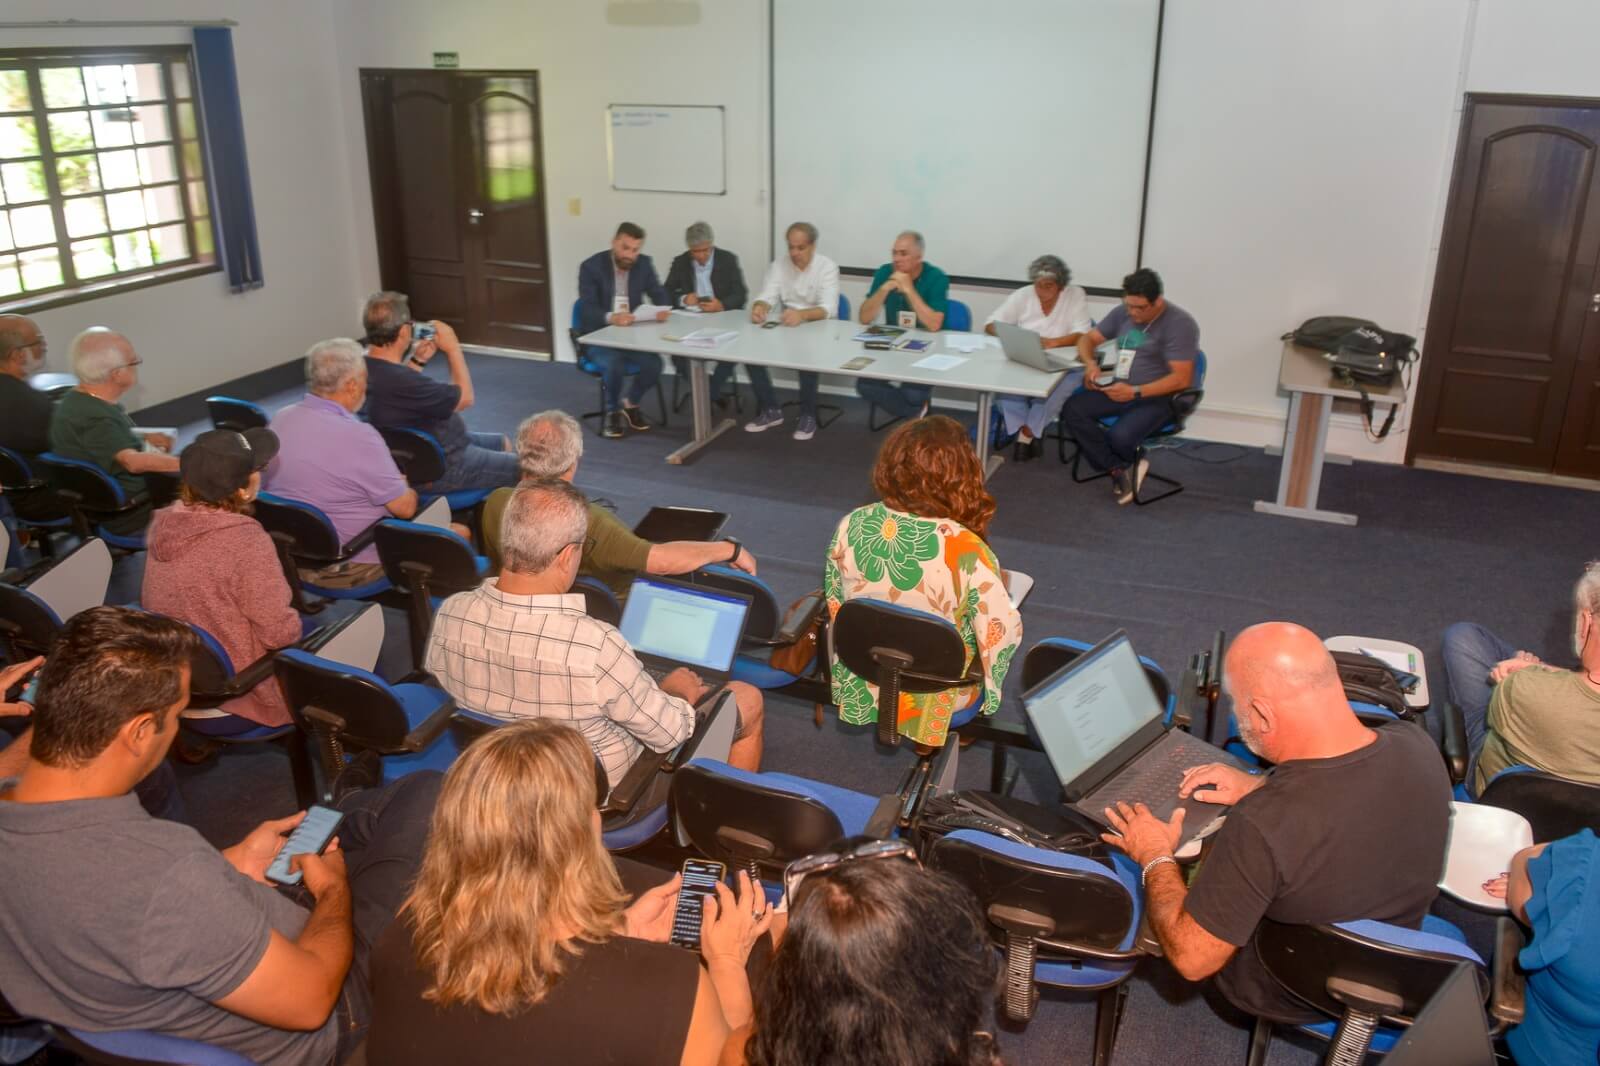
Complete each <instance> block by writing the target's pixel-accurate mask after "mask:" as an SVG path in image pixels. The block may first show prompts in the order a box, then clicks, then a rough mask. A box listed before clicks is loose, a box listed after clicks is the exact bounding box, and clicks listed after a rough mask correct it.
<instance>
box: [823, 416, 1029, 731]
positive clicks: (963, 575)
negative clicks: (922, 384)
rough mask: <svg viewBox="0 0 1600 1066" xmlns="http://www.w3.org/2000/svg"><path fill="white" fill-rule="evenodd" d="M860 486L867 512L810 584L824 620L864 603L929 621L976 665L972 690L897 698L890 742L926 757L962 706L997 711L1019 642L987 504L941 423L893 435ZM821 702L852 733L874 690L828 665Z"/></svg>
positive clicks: (856, 517)
mask: <svg viewBox="0 0 1600 1066" xmlns="http://www.w3.org/2000/svg"><path fill="white" fill-rule="evenodd" d="M872 485H873V488H874V489H875V490H876V491H877V493H878V500H879V502H877V503H873V504H868V505H867V506H865V507H858V508H857V509H856V510H854V511H852V512H850V513H849V514H848V515H846V516H845V517H844V519H843V520H841V521H840V522H839V526H838V528H837V529H835V530H834V534H833V541H832V543H831V544H830V545H829V546H828V559H827V564H826V567H825V569H824V572H823V581H822V587H823V591H824V592H825V593H826V595H827V599H828V613H829V615H830V617H831V616H832V615H835V614H837V613H838V612H839V607H840V606H841V605H842V604H843V603H844V602H845V601H846V600H851V599H857V598H860V597H868V598H871V599H876V600H886V601H888V602H890V603H893V604H896V605H898V606H901V607H909V608H912V609H914V610H919V611H926V612H928V613H929V614H936V615H938V616H940V617H941V618H945V619H948V620H949V621H950V622H951V623H952V624H953V625H954V626H955V627H956V631H957V632H958V633H960V634H961V640H962V642H963V643H965V644H966V646H967V663H968V665H970V664H971V663H972V661H973V658H974V657H976V658H977V659H978V660H979V663H980V665H981V667H982V671H983V685H982V687H981V688H980V687H979V686H977V685H968V686H965V687H962V688H955V689H948V690H945V691H943V692H926V693H913V692H902V693H901V694H900V708H899V730H900V732H901V733H902V734H903V735H904V736H906V737H908V738H910V739H911V740H912V741H914V742H916V743H918V744H923V745H927V746H930V747H938V746H941V745H943V744H944V742H945V739H946V737H947V735H948V733H949V730H950V720H951V718H953V717H954V716H955V714H956V713H957V712H958V711H962V710H965V709H966V708H967V707H969V706H970V705H972V704H973V703H974V701H976V700H979V699H981V700H982V706H981V707H980V711H981V713H983V714H986V715H989V714H993V713H994V712H995V711H997V710H999V708H1000V686H1001V684H1002V683H1003V682H1004V681H1005V677H1006V672H1007V671H1008V670H1009V669H1010V668H1011V660H1012V658H1013V657H1014V656H1015V655H1016V652H1017V645H1018V644H1020V643H1021V642H1022V617H1021V616H1020V615H1019V614H1017V610H1016V608H1015V607H1013V606H1012V605H1011V599H1010V597H1009V596H1008V595H1007V593H1006V587H1005V582H1004V581H1003V580H1002V579H1001V571H1000V564H999V562H997V561H996V559H995V557H994V552H993V551H991V550H990V548H989V545H988V542H987V541H986V539H985V538H986V537H987V535H988V532H989V521H990V519H992V518H993V517H994V511H995V504H994V497H993V496H990V495H989V491H988V489H987V488H985V487H984V483H983V469H982V467H980V466H979V465H978V455H977V453H976V452H974V451H973V449H972V444H971V442H970V441H969V440H968V439H967V432H966V430H965V429H963V428H962V427H961V424H960V423H958V422H956V421H955V420H954V419H951V418H946V417H944V416H943V415H936V416H934V417H932V418H922V419H917V420H914V421H910V422H906V423H904V424H902V425H900V426H898V427H896V429H895V430H894V432H893V433H890V434H889V438H888V439H887V440H885V441H884V442H883V449H882V451H880V452H879V453H878V462H877V465H876V466H875V467H874V468H873V471H872ZM833 702H834V703H835V704H836V705H837V706H838V708H839V717H840V718H842V719H843V720H844V721H846V722H849V723H851V724H852V725H862V724H865V723H868V722H873V721H876V720H877V716H878V687H877V686H876V685H874V684H872V683H871V682H870V681H867V680H866V679H865V678H862V677H859V676H857V675H856V674H855V673H853V672H852V671H851V670H850V668H849V667H847V666H845V665H844V664H843V663H842V662H838V661H835V662H834V664H833Z"/></svg>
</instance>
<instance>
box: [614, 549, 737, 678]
mask: <svg viewBox="0 0 1600 1066" xmlns="http://www.w3.org/2000/svg"><path fill="white" fill-rule="evenodd" d="M750 602H751V599H750V597H749V596H747V595H745V594H744V593H742V592H730V591H728V590H726V589H714V588H707V587H705V586H703V585H693V584H690V583H689V582H687V581H676V580H674V579H672V578H668V577H656V576H654V575H640V576H639V577H636V578H634V579H633V586H632V588H630V589H629V590H628V602H627V604H626V605H625V606H624V607H623V608H622V621H621V622H620V623H619V624H618V626H617V629H618V630H619V631H620V632H621V633H622V637H623V639H624V640H626V641H627V642H628V646H629V647H631V648H632V649H633V653H634V654H635V655H637V656H638V657H639V661H640V662H641V663H643V664H644V668H645V672H646V673H648V674H649V675H650V676H651V677H653V678H655V679H656V680H657V681H660V680H661V679H662V678H663V677H666V676H667V675H668V674H670V673H672V671H674V670H676V669H678V668H679V667H680V666H686V667H688V668H689V669H691V670H693V671H694V672H695V673H696V674H698V675H700V680H702V681H704V682H705V683H706V684H708V685H710V686H711V688H712V690H713V691H714V690H716V689H718V688H721V687H722V686H723V685H724V684H726V683H727V681H728V675H729V674H730V673H731V672H732V670H733V660H734V658H735V657H736V656H737V655H738V654H739V644H740V642H741V641H743V640H744V626H745V621H746V619H747V618H748V617H749V614H750Z"/></svg>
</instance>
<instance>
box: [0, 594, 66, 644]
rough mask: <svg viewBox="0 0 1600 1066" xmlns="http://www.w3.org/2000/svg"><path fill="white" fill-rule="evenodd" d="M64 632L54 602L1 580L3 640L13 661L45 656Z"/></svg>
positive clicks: (1, 636) (0, 605)
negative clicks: (46, 600)
mask: <svg viewBox="0 0 1600 1066" xmlns="http://www.w3.org/2000/svg"><path fill="white" fill-rule="evenodd" d="M60 632H61V619H60V618H59V617H57V615H56V612H55V611H54V610H52V609H51V607H50V605H49V604H47V603H45V602H44V601H43V600H41V599H40V598H39V597H38V596H35V595H34V594H33V593H31V592H29V591H28V590H27V589H25V588H22V587H21V586H18V585H11V584H6V583H3V582H0V639H3V640H4V643H5V644H6V645H7V654H8V657H9V658H11V660H12V661H13V662H21V661H23V660H24V659H29V658H32V657H33V656H35V655H45V654H48V653H49V651H50V646H51V645H52V644H54V643H55V640H56V634H58V633H60Z"/></svg>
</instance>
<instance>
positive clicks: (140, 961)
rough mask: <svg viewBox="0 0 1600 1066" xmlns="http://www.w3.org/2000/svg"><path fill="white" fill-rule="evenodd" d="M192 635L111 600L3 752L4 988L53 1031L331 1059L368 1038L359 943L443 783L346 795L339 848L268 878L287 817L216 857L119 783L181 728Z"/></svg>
mask: <svg viewBox="0 0 1600 1066" xmlns="http://www.w3.org/2000/svg"><path fill="white" fill-rule="evenodd" d="M197 643H198V641H197V639H196V638H195V637H194V635H193V631H192V630H190V629H189V628H188V627H187V626H184V625H181V624H180V623H178V622H175V621H172V620H171V619H167V618H163V617H161V616H159V615H148V614H142V613H140V612H137V611H131V610H127V609H124V608H119V607H96V608H93V609H91V610H88V611H84V612H82V613H80V614H78V615H77V616H75V617H74V618H73V619H72V620H71V621H69V622H68V623H67V625H66V626H65V627H63V629H62V631H61V634H60V636H59V637H58V638H57V640H56V643H55V645H54V647H53V648H52V650H51V653H50V658H49V660H48V661H47V662H46V664H45V666H44V667H43V671H42V678H41V683H40V686H39V690H38V692H37V694H36V696H35V702H34V712H33V726H32V728H31V730H30V731H29V732H28V733H25V734H24V735H23V736H22V737H19V738H18V739H17V741H16V742H15V743H14V744H13V745H12V747H19V746H24V745H25V746H26V748H25V750H26V752H27V760H26V762H25V763H24V764H23V767H22V770H21V773H20V774H19V775H18V776H16V777H12V778H7V779H5V780H3V781H0V854H4V855H5V862H3V863H0V991H3V992H4V995H5V997H6V998H7V999H8V1000H9V1001H10V1002H11V1004H12V1006H14V1007H15V1008H16V1010H17V1011H18V1013H20V1014H21V1015H23V1016H24V1017H27V1018H33V1019H39V1020H42V1021H47V1022H53V1023H55V1024H57V1025H62V1026H66V1027H69V1028H75V1029H86V1030H91V1031H127V1030H146V1031H151V1032H156V1033H161V1034H164V1035H167V1036H174V1037H181V1038H184V1039H188V1040H196V1041H200V1042H203V1043H205V1044H209V1045H215V1046H218V1047H222V1048H226V1049H228V1050H230V1051H234V1052H236V1053H238V1054H240V1055H244V1056H246V1057H248V1058H249V1059H250V1060H251V1061H253V1062H257V1063H263V1064H271V1066H277V1064H282V1066H301V1064H326V1063H332V1062H334V1061H335V1059H336V1057H342V1056H343V1055H344V1054H347V1053H348V1052H349V1051H351V1050H353V1048H354V1046H355V1044H356V1043H357V1042H358V1041H359V1040H360V1038H361V1036H362V1034H363V1033H364V1032H365V1028H366V1023H367V1016H368V1010H367V1007H368V1004H369V1003H370V999H369V994H368V991H367V971H366V959H367V954H368V950H369V949H370V946H371V945H372V944H373V943H374V942H375V941H376V940H377V938H378V936H379V934H380V933H381V932H382V931H383V929H384V928H385V927H386V926H387V925H388V923H389V921H390V920H391V919H392V918H393V916H394V914H395V912H396V910H397V909H398V907H399V904H400V901H401V900H402V899H403V897H404V894H405V891H406V888H407V885H408V883H409V881H410V879H411V877H412V876H413V875H414V873H415V871H416V867H417V860H418V858H419V857H420V854H421V848H422V844H423V842H424V840H425V839H426V835H427V825H428V819H429V817H430V816H431V813H432V809H433V799H434V796H435V795H436V794H437V790H438V783H439V776H438V775H437V774H413V775H411V776H409V777H407V778H404V779H403V780H401V781H399V782H397V783H396V784H394V785H391V786H389V787H388V788H384V789H368V790H365V791H358V792H354V793H352V794H351V795H350V796H348V797H346V798H345V799H344V800H343V801H341V802H340V804H339V807H340V808H341V810H342V811H343V812H344V821H343V822H342V823H341V824H340V826H339V830H338V836H339V846H338V847H336V848H331V849H329V850H328V851H327V852H326V853H324V854H322V855H315V854H311V855H304V856H301V857H299V858H297V859H296V860H295V863H296V864H297V866H298V868H299V869H300V871H301V873H302V874H303V876H304V881H303V883H302V885H301V886H300V887H299V888H297V889H294V890H282V889H279V888H275V887H274V886H272V885H271V884H270V883H268V882H267V880H266V878H265V873H266V869H267V867H268V865H269V864H270V863H271V862H272V860H273V858H274V857H275V856H276V855H277V853H278V851H279V849H280V848H281V847H282V846H283V834H285V833H287V832H288V831H289V830H290V829H291V828H293V827H294V825H296V824H297V823H298V822H299V820H300V816H299V815H295V816H293V817H289V818H280V819H276V820H274V821H268V822H264V823H262V825H261V826H259V827H258V828H256V829H255V830H253V831H252V832H251V833H250V834H249V835H248V836H246V837H245V838H244V840H242V841H240V842H239V843H238V844H235V845H234V846H233V847H231V848H227V849H224V850H222V851H218V850H217V849H216V848H214V847H212V846H211V845H210V844H207V843H206V841H205V840H204V839H203V838H202V837H201V836H200V834H199V833H196V832H195V831H194V830H193V829H190V828H189V827H187V826H184V825H180V824H178V823H176V822H170V821H165V820H158V819H154V818H151V817H150V816H149V815H148V814H146V813H145V812H144V810H143V808H142V807H140V805H139V801H138V799H137V798H136V797H134V796H133V795H132V794H131V790H132V788H133V785H134V784H135V783H136V782H137V781H139V780H141V779H142V778H143V777H145V776H146V775H147V774H148V773H149V772H150V769H151V767H152V766H155V765H157V764H158V763H159V762H160V761H161V760H162V759H164V758H165V756H166V753H167V749H168V748H169V747H170V746H171V744H172V739H173V737H175V736H176V735H177V732H178V721H177V718H178V713H179V712H180V711H181V710H182V709H183V707H184V706H185V705H186V704H187V703H188V699H189V667H188V663H189V656H190V655H191V654H192V653H193V651H194V650H195V649H196V645H197ZM7 754H8V755H10V754H11V750H10V749H7ZM7 761H8V762H10V761H11V760H7ZM336 1007H337V1009H335V1008H336Z"/></svg>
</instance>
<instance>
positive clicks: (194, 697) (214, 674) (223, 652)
mask: <svg viewBox="0 0 1600 1066" xmlns="http://www.w3.org/2000/svg"><path fill="white" fill-rule="evenodd" d="M173 621H177V622H182V621H183V620H182V619H173ZM183 624H184V625H187V626H188V627H189V628H190V629H191V630H192V631H193V632H194V635H195V636H196V637H199V638H200V646H199V647H198V648H196V649H195V651H194V653H193V654H192V655H190V656H189V701H190V703H191V704H192V705H195V706H201V705H204V704H206V703H210V702H212V701H211V700H208V699H206V697H207V696H208V695H210V694H213V693H220V692H221V691H222V690H223V689H224V688H226V687H227V684H228V681H229V680H230V679H231V678H232V677H233V675H234V673H235V670H234V666H233V658H232V657H231V656H230V655H229V654H228V650H227V649H226V648H224V647H223V646H222V642H221V641H219V640H218V639H217V638H216V637H214V636H212V635H211V633H210V632H209V631H207V630H206V629H204V628H202V627H201V626H197V625H195V624H194V623H193V622H183Z"/></svg>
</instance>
